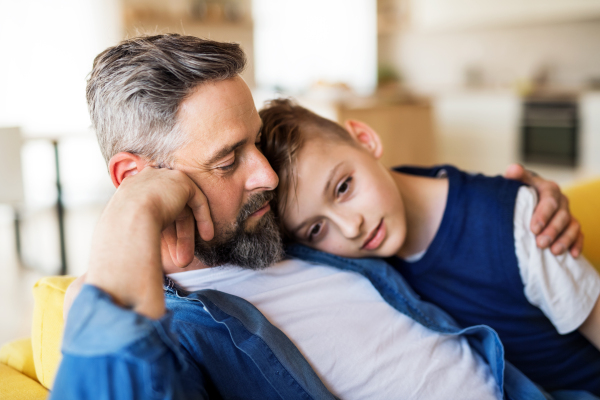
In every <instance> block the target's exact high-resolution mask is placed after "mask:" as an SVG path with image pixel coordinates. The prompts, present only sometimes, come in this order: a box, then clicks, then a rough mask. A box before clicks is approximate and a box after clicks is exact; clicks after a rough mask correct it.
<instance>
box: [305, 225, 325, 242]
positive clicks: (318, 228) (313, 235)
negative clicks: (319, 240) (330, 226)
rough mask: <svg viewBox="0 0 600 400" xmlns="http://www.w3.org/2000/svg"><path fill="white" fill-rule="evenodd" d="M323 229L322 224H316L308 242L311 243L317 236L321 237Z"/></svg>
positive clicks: (312, 228)
mask: <svg viewBox="0 0 600 400" xmlns="http://www.w3.org/2000/svg"><path fill="white" fill-rule="evenodd" d="M322 227H323V224H322V223H321V222H319V223H318V224H314V225H313V226H312V227H311V228H310V231H309V232H308V240H309V241H311V240H313V239H314V238H315V237H316V236H318V235H319V233H321V228H322Z"/></svg>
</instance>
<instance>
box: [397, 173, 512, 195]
mask: <svg viewBox="0 0 600 400" xmlns="http://www.w3.org/2000/svg"><path fill="white" fill-rule="evenodd" d="M393 170H394V171H396V172H400V173H404V174H410V175H417V176H422V177H430V178H447V179H448V180H449V183H450V191H451V192H454V194H455V195H459V196H460V195H462V196H465V195H468V196H470V197H471V198H472V200H473V201H474V200H476V199H479V196H478V195H482V196H483V198H485V199H488V200H493V199H494V198H495V199H497V200H501V201H503V202H505V201H510V202H514V201H515V199H516V196H517V192H518V190H519V188H520V187H521V186H523V183H522V182H519V181H515V180H512V179H507V178H504V177H503V176H500V175H497V176H488V175H484V174H482V173H475V172H467V171H463V170H461V169H459V168H456V167H455V166H453V165H450V164H443V165H434V166H431V167H420V166H398V167H394V168H393ZM451 196H452V193H449V198H450V197H451ZM490 196H493V197H490Z"/></svg>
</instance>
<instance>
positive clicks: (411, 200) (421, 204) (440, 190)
mask: <svg viewBox="0 0 600 400" xmlns="http://www.w3.org/2000/svg"><path fill="white" fill-rule="evenodd" d="M391 174H392V177H393V178H394V181H395V182H396V186H397V187H398V190H399V191H400V195H401V196H402V201H403V202H404V211H405V213H406V239H405V240H404V243H403V244H402V247H401V248H400V250H399V251H398V253H397V254H396V255H397V256H398V257H401V258H407V257H409V256H411V255H414V254H418V253H421V252H423V251H425V250H427V248H428V247H429V245H430V244H431V242H432V241H433V238H434V237H435V235H436V233H437V231H438V229H439V227H440V224H441V223H442V218H443V216H444V211H445V209H446V200H447V198H448V179H439V178H429V177H422V176H416V175H410V174H403V173H400V172H396V171H391Z"/></svg>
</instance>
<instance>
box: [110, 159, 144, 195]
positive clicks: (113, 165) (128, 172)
mask: <svg viewBox="0 0 600 400" xmlns="http://www.w3.org/2000/svg"><path fill="white" fill-rule="evenodd" d="M147 165H149V163H148V161H146V160H145V159H144V158H142V157H140V156H138V155H136V154H132V153H127V152H124V151H123V152H121V153H117V154H115V155H114V156H112V158H111V159H110V162H109V163H108V171H109V173H110V178H111V179H112V182H113V185H115V187H116V188H118V187H119V186H121V183H122V182H123V179H125V178H127V177H128V176H133V175H135V174H137V173H138V172H140V171H141V170H143V169H144V168H145V167H146V166H147Z"/></svg>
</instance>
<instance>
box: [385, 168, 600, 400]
mask: <svg viewBox="0 0 600 400" xmlns="http://www.w3.org/2000/svg"><path fill="white" fill-rule="evenodd" d="M395 170H396V171H398V172H402V173H407V174H413V175H420V176H430V177H435V176H438V174H440V172H441V171H442V170H445V172H446V174H447V177H448V179H449V191H448V199H447V203H446V209H445V211H444V216H443V218H442V222H441V224H440V227H439V229H438V232H437V233H436V235H435V237H434V239H433V241H432V243H431V245H430V246H429V248H428V249H427V251H426V252H425V254H424V256H423V257H422V258H421V259H420V260H418V261H415V262H406V261H404V260H402V259H399V258H397V257H391V258H389V259H388V262H389V263H390V264H392V266H394V267H395V268H396V269H397V270H398V271H399V272H400V273H401V274H402V275H403V276H404V277H405V278H406V280H407V281H408V282H409V283H410V285H411V286H412V287H413V288H414V289H415V291H416V292H417V293H419V295H421V296H422V298H423V299H424V300H427V301H430V302H432V303H435V304H437V305H438V306H440V307H441V308H442V309H444V310H445V311H447V312H448V313H449V314H450V315H452V316H453V317H454V318H455V319H456V320H457V321H458V322H459V323H460V324H461V325H463V326H471V325H477V324H485V325H488V326H490V327H492V328H493V329H494V330H496V332H498V334H499V336H500V339H501V340H502V343H503V344H504V348H505V356H506V359H507V360H508V361H510V362H511V363H512V364H514V365H515V366H516V367H517V368H519V369H520V370H521V371H522V372H523V373H525V375H527V376H528V377H529V378H530V379H532V380H533V381H534V382H536V383H538V384H539V385H541V386H542V387H544V388H545V389H546V390H548V391H554V390H560V389H572V390H575V389H577V390H587V391H590V392H592V393H594V394H596V395H600V351H598V350H597V349H596V348H595V347H594V346H593V345H592V344H591V343H590V342H589V341H588V340H587V339H586V338H585V337H583V336H582V335H581V334H580V333H579V332H577V331H575V332H572V333H569V334H566V335H560V334H559V333H558V332H557V331H556V328H555V327H554V325H552V323H551V322H550V320H549V319H548V318H547V317H546V316H545V315H544V314H543V313H542V311H541V310H540V309H539V308H537V307H535V306H533V305H531V304H530V303H529V302H528V301H527V298H526V297H525V294H524V285H523V282H522V280H521V276H520V272H519V266H518V261H517V256H516V253H515V244H514V228H513V220H514V208H515V201H516V197H517V192H518V190H519V188H520V186H521V183H519V182H516V181H512V180H508V179H504V178H502V177H486V176H483V175H472V174H468V173H465V172H463V171H460V170H458V169H456V168H454V167H452V166H439V167H434V168H414V167H399V168H396V169H395Z"/></svg>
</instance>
